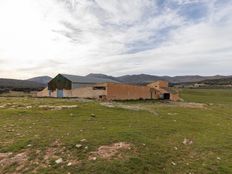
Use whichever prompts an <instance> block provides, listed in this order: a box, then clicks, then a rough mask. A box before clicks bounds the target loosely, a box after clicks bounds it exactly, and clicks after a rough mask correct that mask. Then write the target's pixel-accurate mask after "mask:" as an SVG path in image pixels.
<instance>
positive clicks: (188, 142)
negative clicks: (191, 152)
mask: <svg viewBox="0 0 232 174" xmlns="http://www.w3.org/2000/svg"><path fill="white" fill-rule="evenodd" d="M182 143H183V144H184V145H191V144H193V141H192V140H190V139H187V138H185V139H184V141H183V142H182Z"/></svg>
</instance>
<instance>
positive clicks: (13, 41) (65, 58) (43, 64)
mask: <svg viewBox="0 0 232 174" xmlns="http://www.w3.org/2000/svg"><path fill="white" fill-rule="evenodd" d="M157 2H158V1H157ZM172 2H173V3H175V2H176V3H177V4H178V5H179V6H182V5H183V6H185V5H186V4H193V3H194V4H197V3H201V2H203V1H201V2H200V1H198V0H173V1H172ZM169 3H170V1H169ZM204 3H206V4H207V7H208V13H207V15H206V16H204V20H201V21H198V22H192V21H191V19H189V18H186V17H185V16H182V15H180V13H179V9H175V8H172V7H170V6H168V5H166V6H164V7H160V6H159V4H158V3H156V1H150V0H133V1H125V0H109V1H105V0H96V1H92V0H50V1H46V0H40V1H37V0H22V1H17V0H3V1H1V2H0V21H1V27H0V38H1V39H0V61H1V64H0V68H1V72H0V76H1V77H14V78H27V77H31V76H34V75H47V74H48V75H52V76H54V75H55V74H56V73H59V72H61V73H73V74H81V75H84V74H87V73H90V72H100V73H108V74H112V75H122V74H125V73H129V74H132V73H151V74H160V75H161V74H168V75H175V74H192V73H194V74H220V73H222V74H229V73H230V72H229V70H230V67H229V64H230V65H232V61H231V56H232V51H231V50H232V42H231V40H232V35H231V31H232V30H231V29H232V17H231V16H232V3H228V2H227V4H226V5H225V4H223V3H220V4H219V5H218V3H217V1H209V0H205V1H204ZM225 3H226V2H225ZM182 8H183V7H182Z"/></svg>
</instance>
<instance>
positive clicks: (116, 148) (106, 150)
mask: <svg viewBox="0 0 232 174" xmlns="http://www.w3.org/2000/svg"><path fill="white" fill-rule="evenodd" d="M131 147H132V145H131V144H129V143H125V142H119V143H114V144H111V145H104V146H100V147H99V148H98V149H97V151H94V152H90V155H89V160H96V159H97V158H101V159H112V158H113V157H122V154H121V153H122V150H131Z"/></svg>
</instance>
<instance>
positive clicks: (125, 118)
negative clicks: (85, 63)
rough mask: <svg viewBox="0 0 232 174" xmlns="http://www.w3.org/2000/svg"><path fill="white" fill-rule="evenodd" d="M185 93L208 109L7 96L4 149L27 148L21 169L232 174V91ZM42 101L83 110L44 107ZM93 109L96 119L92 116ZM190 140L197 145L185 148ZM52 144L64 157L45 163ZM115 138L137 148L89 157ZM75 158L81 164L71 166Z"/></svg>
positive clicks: (1, 115)
mask: <svg viewBox="0 0 232 174" xmlns="http://www.w3.org/2000/svg"><path fill="white" fill-rule="evenodd" d="M181 96H182V97H183V98H184V100H185V102H198V103H204V104H206V107H205V108H188V107H182V106H179V105H174V104H168V103H162V102H158V101H139V102H123V103H122V105H128V106H132V107H133V106H136V107H137V106H139V107H140V108H142V110H141V109H140V110H129V109H123V108H120V107H114V108H109V107H105V106H102V105H100V104H99V103H98V102H94V101H91V102H80V101H75V100H68V99H37V98H26V97H25V98H22V97H20V98H12V97H11V98H3V97H2V98H0V106H1V105H3V104H6V103H8V105H7V106H5V108H0V140H1V141H0V153H6V152H13V154H18V153H22V152H27V153H28V156H29V161H26V162H25V165H24V168H22V169H20V170H19V171H18V173H32V172H33V171H36V172H37V173H51V174H56V173H62V174H63V173H68V172H70V173H86V174H89V173H96V174H111V173H112V174H114V173H115V174H120V173H121V174H129V173H133V174H142V173H144V174H148V173H151V174H155V173H167V174H188V173H195V174H196V173H197V174H207V173H215V174H216V173H232V153H231V152H232V138H231V135H232V90H230V89H223V90H220V89H210V90H207V89H188V90H186V89H185V90H183V91H181ZM12 103H13V104H12ZM12 105H13V106H12ZM39 105H78V108H74V109H63V110H45V109H42V108H39V107H38V106H39ZM26 106H32V108H29V109H26ZM143 108H144V109H143ZM153 112H155V113H157V114H153ZM93 113H94V114H95V115H96V118H92V117H91V114H93ZM185 138H187V139H190V140H192V141H193V144H191V145H184V144H183V143H182V142H183V140H184V139H185ZM81 139H86V140H87V142H84V143H82V144H83V146H88V149H84V148H81V149H78V148H76V147H75V145H76V144H79V143H80V140H81ZM55 141H58V142H59V144H60V145H58V146H57V147H55V148H56V150H57V152H56V156H57V157H59V158H62V159H63V161H64V162H63V163H62V164H56V163H55V158H54V159H53V158H51V159H49V162H48V163H45V162H44V156H45V153H46V151H47V149H48V148H52V147H53V146H52V144H54V142H55ZM117 142H128V143H131V144H132V145H133V148H132V150H128V151H125V152H121V153H123V157H122V158H121V159H118V158H112V159H109V160H104V159H100V158H97V160H96V161H89V160H88V156H89V153H90V152H92V151H95V150H97V148H98V147H99V146H102V145H110V144H112V143H117ZM28 144H30V145H32V146H31V147H28ZM61 149H63V150H61ZM38 151H39V153H38ZM0 160H1V158H0ZM70 160H78V161H80V163H78V164H76V165H72V166H69V167H68V166H67V163H68V162H69V161H70ZM0 162H1V161H0ZM36 162H37V163H36ZM173 162H174V163H175V164H176V165H173ZM42 164H43V165H42ZM17 165H19V164H12V165H10V166H5V167H2V168H1V167H0V173H13V172H14V171H15V170H16V169H17ZM35 169H36V170H35Z"/></svg>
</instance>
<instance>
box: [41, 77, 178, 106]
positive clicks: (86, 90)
mask: <svg viewBox="0 0 232 174" xmlns="http://www.w3.org/2000/svg"><path fill="white" fill-rule="evenodd" d="M37 96H38V97H58V98H62V97H77V98H92V99H102V100H138V99H169V100H173V101H177V100H179V95H178V93H177V92H176V91H174V90H172V89H171V88H169V87H168V82H165V81H157V82H154V83H150V84H148V85H146V86H138V85H131V84H122V83H119V82H118V81H114V80H111V79H104V78H92V77H83V76H74V75H67V74H58V75H57V76H56V77H55V78H53V79H52V80H51V81H50V82H49V83H48V87H47V88H45V89H44V90H43V91H40V92H38V93H37Z"/></svg>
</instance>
